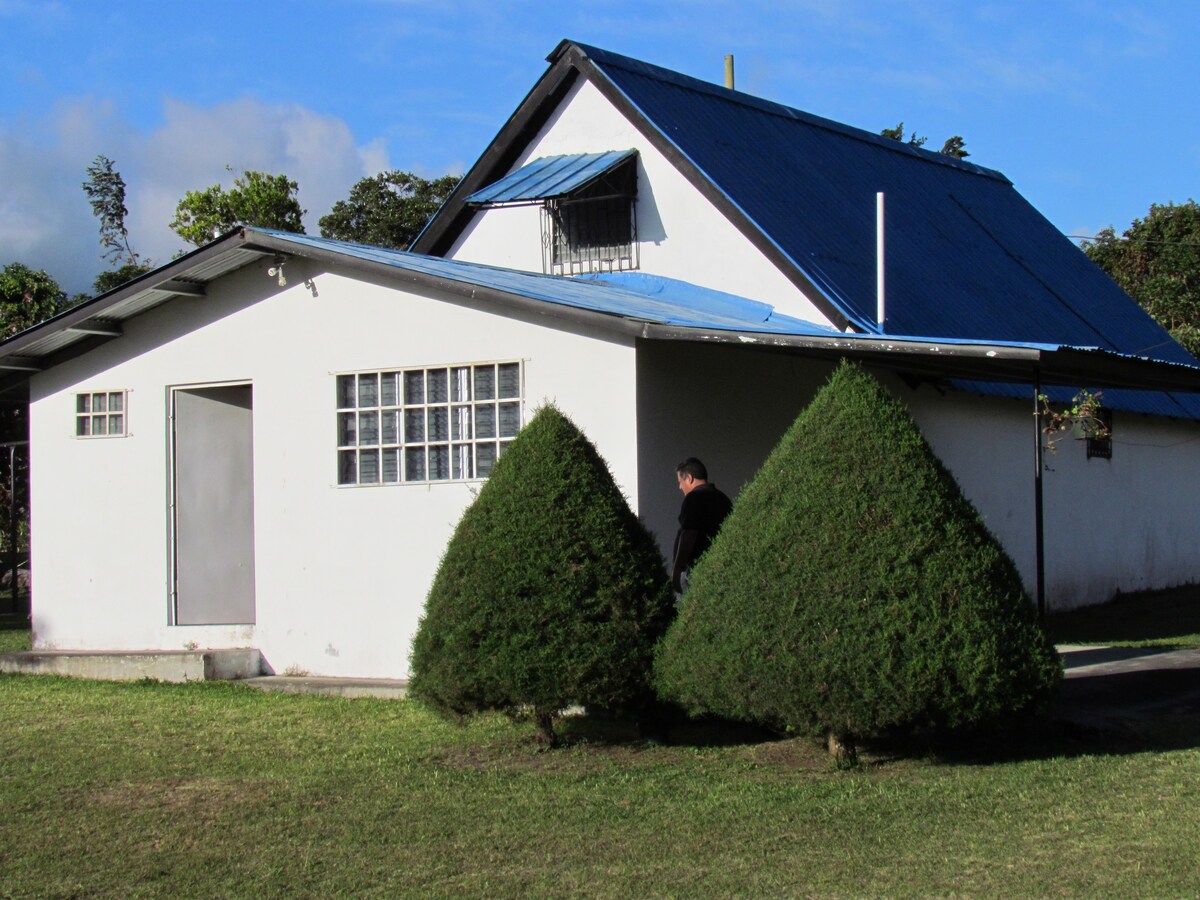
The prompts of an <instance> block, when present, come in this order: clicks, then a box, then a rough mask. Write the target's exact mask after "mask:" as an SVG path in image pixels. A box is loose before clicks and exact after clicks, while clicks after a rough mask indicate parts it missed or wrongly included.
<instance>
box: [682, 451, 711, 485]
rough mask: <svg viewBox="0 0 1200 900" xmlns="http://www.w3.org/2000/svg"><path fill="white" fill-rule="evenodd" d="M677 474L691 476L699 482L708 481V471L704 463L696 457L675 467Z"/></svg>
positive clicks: (689, 458)
mask: <svg viewBox="0 0 1200 900" xmlns="http://www.w3.org/2000/svg"><path fill="white" fill-rule="evenodd" d="M675 474H676V475H679V476H684V475H691V476H692V477H693V478H695V479H696V480H697V481H708V469H706V468H704V463H702V462H700V460H698V459H696V457H694V456H689V457H688V458H687V459H685V460H684V461H683V462H681V463H680V464H679V465H677V466H676V467H675Z"/></svg>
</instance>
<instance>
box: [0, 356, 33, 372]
mask: <svg viewBox="0 0 1200 900" xmlns="http://www.w3.org/2000/svg"><path fill="white" fill-rule="evenodd" d="M0 370H6V371H13V372H40V371H42V364H41V362H40V361H38V360H36V359H34V358H33V357H32V356H5V357H4V358H2V359H0Z"/></svg>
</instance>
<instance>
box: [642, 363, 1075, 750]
mask: <svg viewBox="0 0 1200 900" xmlns="http://www.w3.org/2000/svg"><path fill="white" fill-rule="evenodd" d="M1061 674H1062V669H1061V665H1060V664H1059V662H1058V658H1057V656H1056V655H1055V652H1054V648H1053V647H1052V646H1051V645H1050V643H1049V642H1048V640H1047V639H1046V637H1045V635H1044V633H1043V632H1042V630H1041V628H1040V627H1039V625H1038V623H1037V621H1036V616H1035V613H1034V609H1033V605H1032V604H1031V603H1030V601H1029V598H1028V597H1027V596H1026V594H1025V592H1024V590H1023V588H1022V585H1021V582H1020V578H1019V576H1018V574H1017V571H1016V568H1015V567H1014V566H1013V563H1012V561H1011V560H1010V559H1009V557H1008V556H1007V554H1006V553H1005V552H1004V550H1003V549H1002V548H1001V547H1000V545H999V544H998V543H997V541H996V540H995V539H994V538H993V537H992V535H991V534H990V533H989V532H988V531H987V529H986V528H985V527H984V525H983V523H982V521H981V520H980V518H979V515H978V513H976V511H975V509H974V508H973V507H972V506H971V505H970V503H969V502H968V501H967V500H966V499H965V498H964V497H963V495H962V493H961V491H960V490H959V488H958V485H957V484H956V483H955V481H954V479H953V478H952V477H951V476H950V474H949V473H948V472H947V471H946V470H945V468H944V467H943V466H942V465H941V463H940V462H939V461H938V459H937V458H936V457H935V456H934V454H933V452H932V450H931V449H930V447H929V445H928V444H927V443H926V442H925V440H924V438H923V437H922V436H921V433H920V431H919V430H918V428H917V426H916V423H915V422H913V420H912V419H911V417H910V416H909V415H908V413H907V411H906V410H905V409H904V408H903V407H902V406H901V405H900V404H899V403H898V402H897V401H896V400H895V399H893V398H892V397H891V396H890V395H889V394H888V393H887V392H886V391H885V390H884V389H883V388H882V386H880V385H879V383H878V382H876V381H875V379H874V378H872V377H871V376H870V375H868V374H867V373H865V372H863V371H862V370H861V369H860V368H858V367H857V366H854V365H851V364H848V363H842V365H841V366H840V367H839V368H838V369H837V370H836V371H835V372H834V374H833V376H832V378H831V379H830V381H829V383H828V384H827V385H826V386H825V387H824V388H822V390H821V391H820V392H819V393H818V394H817V396H816V397H815V398H814V399H813V402H812V403H811V405H810V406H809V407H808V408H807V409H805V410H804V411H803V412H802V413H801V414H800V416H799V417H798V418H797V419H796V421H795V423H794V424H793V425H792V427H791V428H790V429H789V430H788V432H787V433H786V434H785V435H784V437H783V438H782V440H781V441H780V442H779V445H778V446H777V447H776V448H775V450H774V451H773V452H772V453H771V455H770V456H769V457H768V459H767V461H766V462H765V463H764V464H763V466H762V468H761V470H760V471H759V472H758V474H757V475H756V476H755V478H754V480H753V481H751V482H750V484H749V485H747V486H746V488H745V489H744V490H743V491H742V493H741V495H740V496H739V497H738V500H737V503H736V504H735V505H734V509H733V512H732V513H731V514H730V516H729V518H728V519H726V520H725V524H724V525H723V526H722V529H721V532H720V534H719V535H718V537H717V539H716V541H714V543H713V545H712V547H711V548H710V549H709V551H708V553H707V554H706V555H705V556H704V558H703V559H702V560H701V561H700V562H699V564H698V565H697V566H696V569H695V570H694V572H693V573H692V582H691V588H690V590H689V592H688V593H687V595H686V596H685V597H684V601H683V606H682V610H681V612H680V615H679V618H678V619H677V620H676V621H675V623H674V624H673V625H672V627H671V629H670V631H669V632H668V634H667V635H666V637H665V638H664V640H663V642H662V645H661V646H660V648H659V652H658V654H657V659H656V678H657V683H658V685H659V689H660V693H662V694H663V695H664V696H666V697H670V698H672V699H675V700H677V701H679V702H681V703H682V704H684V705H685V706H686V707H689V708H690V709H692V710H693V711H698V710H703V711H708V712H712V713H716V714H719V715H723V716H726V717H729V718H735V719H742V720H747V721H751V722H757V723H760V724H766V725H770V726H772V727H776V728H785V729H791V730H797V731H805V732H812V733H824V734H825V735H827V736H828V737H829V738H830V743H831V748H833V747H836V746H839V745H840V746H842V747H844V748H846V749H845V752H848V753H850V754H853V752H854V742H855V741H856V740H858V739H861V738H869V737H874V736H880V735H883V734H885V733H888V732H891V731H894V730H897V729H911V728H919V727H925V726H933V727H942V728H961V727H969V726H975V725H980V724H983V723H986V722H989V721H993V720H998V719H1000V718H1003V717H1004V716H1006V715H1008V714H1011V713H1016V712H1019V711H1022V710H1025V709H1028V708H1030V707H1032V706H1034V705H1036V704H1037V703H1039V702H1040V701H1043V700H1045V699H1047V698H1048V697H1049V695H1050V694H1051V693H1052V692H1053V691H1054V689H1055V687H1056V685H1057V683H1058V681H1059V679H1060V678H1061Z"/></svg>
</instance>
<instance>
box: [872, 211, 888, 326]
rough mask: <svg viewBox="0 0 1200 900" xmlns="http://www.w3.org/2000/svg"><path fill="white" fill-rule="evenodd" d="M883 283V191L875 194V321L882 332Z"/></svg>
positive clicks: (883, 310) (883, 320) (883, 315)
mask: <svg viewBox="0 0 1200 900" xmlns="http://www.w3.org/2000/svg"><path fill="white" fill-rule="evenodd" d="M883 288H884V285H883V191H880V192H879V193H877V194H876V195H875V323H876V325H878V327H879V333H880V334H883V331H884V322H885V321H886V316H885V307H884V302H883V299H884V290H883Z"/></svg>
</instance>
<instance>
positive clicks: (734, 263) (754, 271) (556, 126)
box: [446, 81, 830, 325]
mask: <svg viewBox="0 0 1200 900" xmlns="http://www.w3.org/2000/svg"><path fill="white" fill-rule="evenodd" d="M631 147H634V148H637V150H638V197H637V207H636V216H637V232H638V242H639V253H640V265H639V269H640V271H643V272H648V273H650V274H653V275H663V276H666V277H668V278H677V279H680V280H682V281H688V282H691V283H692V284H697V285H700V286H702V287H707V288H712V289H713V290H718V291H725V292H727V293H730V294H736V295H738V296H740V297H748V298H750V299H753V300H758V301H761V302H763V303H769V304H771V305H772V306H774V307H775V308H776V309H777V310H779V311H780V312H781V313H786V314H787V315H790V316H795V317H797V318H800V319H804V320H805V321H809V322H817V323H819V324H821V325H829V324H830V323H829V320H828V319H827V318H825V316H823V315H822V314H821V313H820V312H818V311H817V309H816V307H815V306H813V305H812V303H811V302H809V300H808V299H807V298H805V297H804V295H803V294H801V293H800V291H799V289H798V288H797V287H796V286H795V285H793V284H792V283H791V282H790V281H788V280H787V278H785V277H784V276H783V274H782V273H781V272H780V271H779V270H778V269H777V268H775V266H773V265H771V264H770V263H769V262H768V261H767V260H766V259H764V258H763V256H762V254H761V253H760V252H759V251H758V250H757V249H756V248H755V247H754V246H753V245H752V244H751V243H750V241H749V240H747V239H746V237H745V236H744V235H743V234H742V233H741V232H740V231H738V230H737V229H736V228H735V227H734V226H733V225H732V224H730V222H729V220H728V219H726V218H725V217H724V216H723V215H721V214H720V213H719V212H718V211H717V210H716V209H715V208H714V207H713V206H712V204H711V203H709V202H708V200H706V199H705V198H704V196H703V195H702V194H701V193H700V192H699V191H698V190H697V189H696V188H695V187H694V186H693V185H692V184H691V183H690V182H689V181H688V180H687V179H686V178H684V176H683V175H682V174H681V173H680V172H679V171H678V170H677V169H676V168H675V167H674V166H673V165H671V163H670V162H668V161H667V159H666V158H665V157H664V156H663V155H662V154H660V153H659V152H658V151H657V150H655V149H654V147H653V146H652V145H651V144H650V142H649V141H648V140H647V139H646V138H645V137H644V136H643V135H642V134H641V133H640V132H639V131H638V130H637V129H636V128H634V127H633V125H632V124H631V123H630V122H629V120H628V119H626V118H625V117H624V116H622V115H621V114H620V113H619V112H618V111H617V110H616V109H615V108H614V107H613V106H612V104H610V103H609V102H608V101H607V100H606V99H605V98H604V96H603V95H602V94H601V93H600V92H599V91H598V90H596V88H595V87H594V86H593V85H592V84H591V83H590V82H586V81H583V82H581V83H579V84H577V85H576V86H575V87H574V88H573V89H572V91H571V93H570V94H569V95H568V97H567V98H566V99H565V100H564V101H563V103H562V105H561V106H560V107H559V109H558V110H557V112H556V113H555V115H554V116H552V117H551V119H550V121H549V122H547V123H546V125H545V127H543V129H542V130H541V132H540V133H539V134H538V136H537V138H536V139H535V140H534V141H533V142H532V143H531V144H530V146H529V147H528V148H527V150H526V152H525V154H524V155H523V156H522V157H521V158H520V160H518V162H517V164H516V165H514V166H513V169H517V168H520V167H521V166H523V165H525V164H526V163H528V162H531V161H532V160H535V159H538V158H539V157H543V156H557V155H559V154H564V153H599V152H603V151H607V150H627V149H629V148H631ZM446 255H447V257H449V258H451V259H462V260H467V261H469V262H478V263H487V264H489V265H494V266H504V267H505V268H510V269H521V270H523V271H527V272H541V271H542V252H541V225H540V219H539V209H538V207H536V206H522V207H510V208H498V209H490V210H483V211H481V212H478V213H476V215H475V218H474V219H473V220H472V222H471V224H470V225H469V226H468V227H467V229H466V230H465V231H464V232H463V234H462V235H461V236H460V237H459V239H458V240H457V241H456V242H455V244H454V247H453V248H452V249H451V250H450V252H449V253H448V254H446Z"/></svg>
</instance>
